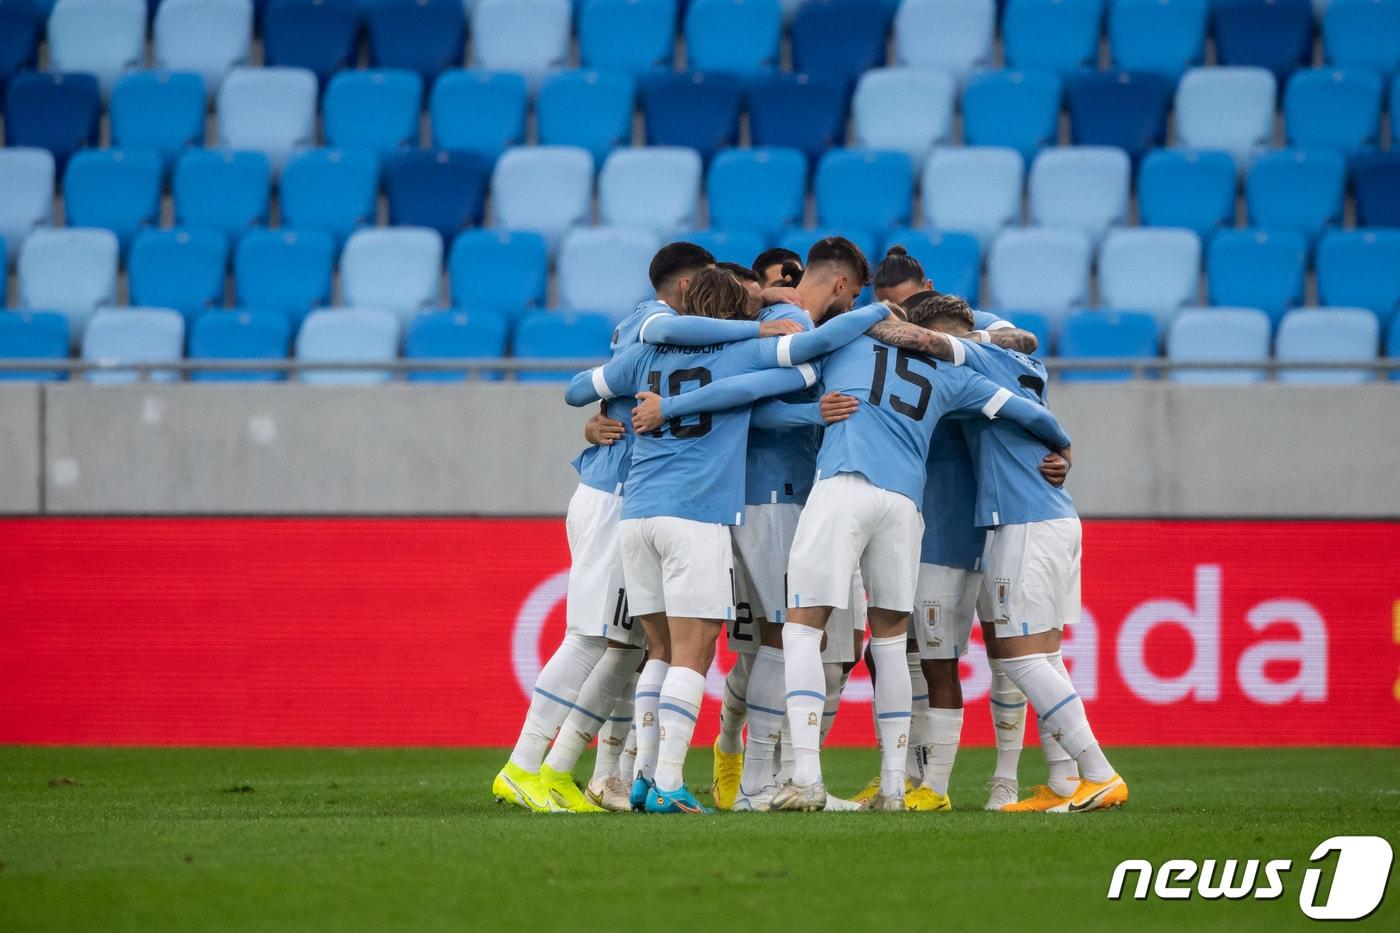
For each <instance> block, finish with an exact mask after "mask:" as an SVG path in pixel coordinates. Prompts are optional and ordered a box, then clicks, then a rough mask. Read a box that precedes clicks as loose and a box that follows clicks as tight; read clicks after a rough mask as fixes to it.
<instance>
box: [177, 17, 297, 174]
mask: <svg viewBox="0 0 1400 933" xmlns="http://www.w3.org/2000/svg"><path fill="white" fill-rule="evenodd" d="M167 2H168V0H167ZM315 142H316V75H314V74H313V73H311V72H310V71H307V70H306V69H305V68H239V69H235V70H234V71H233V72H232V73H231V74H230V75H229V76H228V80H226V81H225V82H224V84H223V87H222V88H220V90H219V145H220V146H222V147H224V148H225V149H252V150H254V151H256V152H261V153H263V154H264V155H266V156H267V158H268V160H269V161H270V162H271V163H272V171H273V174H274V175H277V174H281V171H282V167H283V166H284V165H285V164H286V163H287V160H288V159H289V158H291V157H292V156H293V155H294V154H296V153H297V152H298V151H300V150H302V149H306V148H309V147H310V146H313V145H315Z"/></svg>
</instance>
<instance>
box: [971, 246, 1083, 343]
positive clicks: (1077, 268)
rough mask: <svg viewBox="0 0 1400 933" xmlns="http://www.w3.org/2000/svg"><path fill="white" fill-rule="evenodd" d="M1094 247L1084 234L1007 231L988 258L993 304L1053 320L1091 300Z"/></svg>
mask: <svg viewBox="0 0 1400 933" xmlns="http://www.w3.org/2000/svg"><path fill="white" fill-rule="evenodd" d="M1092 258H1093V244H1092V243H1091V242H1090V240H1089V237H1088V236H1087V235H1085V233H1084V231H1082V230H1076V229H1072V228H1067V229H1054V228H1049V227H1027V228H1025V229H1022V230H1004V231H1002V233H1001V234H1000V235H999V236H998V237H997V238H996V241H995V242H994V243H992V251H991V253H990V254H989V255H988V257H987V273H988V279H987V282H988V287H989V289H990V291H991V305H992V306H993V307H996V308H1017V309H1020V308H1024V309H1026V310H1029V311H1040V312H1043V313H1044V314H1046V315H1047V316H1050V317H1051V318H1052V321H1053V319H1054V318H1057V317H1063V316H1064V314H1065V313H1066V312H1067V311H1069V310H1070V309H1071V308H1075V307H1082V306H1083V305H1084V304H1085V302H1087V301H1088V299H1089V262H1090V260H1091V259H1092Z"/></svg>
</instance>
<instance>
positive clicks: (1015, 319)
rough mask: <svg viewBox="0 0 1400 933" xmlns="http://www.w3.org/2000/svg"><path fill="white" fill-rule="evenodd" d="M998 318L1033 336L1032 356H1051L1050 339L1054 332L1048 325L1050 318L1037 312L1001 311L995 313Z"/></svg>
mask: <svg viewBox="0 0 1400 933" xmlns="http://www.w3.org/2000/svg"><path fill="white" fill-rule="evenodd" d="M997 315H998V317H1001V318H1002V319H1003V320H1007V321H1010V322H1011V323H1012V324H1014V325H1015V326H1016V327H1018V328H1020V329H1021V330H1025V331H1030V332H1031V333H1032V334H1033V335H1035V342H1036V350H1035V352H1034V353H1033V354H1031V355H1032V356H1036V357H1042V356H1051V355H1052V354H1051V349H1052V348H1051V345H1050V338H1051V337H1052V336H1053V335H1054V330H1053V328H1052V326H1051V324H1050V318H1048V317H1047V316H1045V315H1044V314H1042V313H1040V312H1039V311H1021V310H1016V311H1008V310H1006V309H1004V308H1003V309H1002V310H1001V311H998V312H997Z"/></svg>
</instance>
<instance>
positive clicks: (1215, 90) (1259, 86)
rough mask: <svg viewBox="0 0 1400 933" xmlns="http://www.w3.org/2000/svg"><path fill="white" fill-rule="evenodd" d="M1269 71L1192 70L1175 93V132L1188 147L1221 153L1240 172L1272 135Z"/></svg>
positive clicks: (1273, 86)
mask: <svg viewBox="0 0 1400 933" xmlns="http://www.w3.org/2000/svg"><path fill="white" fill-rule="evenodd" d="M1277 97H1278V89H1277V84H1276V82H1275V80H1274V76H1273V73H1272V72H1270V71H1269V70H1268V69H1267V68H1256V67H1253V66H1248V65H1239V66H1233V67H1213V68H1192V69H1191V70H1190V71H1188V72H1186V74H1185V75H1184V76H1183V77H1182V79H1181V83H1180V84H1179V85H1177V89H1176V134H1177V139H1178V141H1179V142H1180V143H1181V144H1182V145H1183V146H1189V147H1190V148H1192V149H1223V150H1224V151H1226V152H1228V153H1230V155H1232V156H1234V157H1235V163H1236V165H1238V166H1240V167H1241V168H1243V167H1244V165H1245V164H1246V163H1248V161H1249V160H1250V158H1251V157H1253V155H1254V154H1255V152H1256V151H1257V150H1259V149H1261V148H1262V147H1264V146H1267V145H1268V144H1269V141H1270V140H1272V139H1273V135H1274V109H1275V106H1276V102H1277Z"/></svg>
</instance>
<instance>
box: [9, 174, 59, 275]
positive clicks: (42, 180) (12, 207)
mask: <svg viewBox="0 0 1400 933" xmlns="http://www.w3.org/2000/svg"><path fill="white" fill-rule="evenodd" d="M0 191H3V192H5V196H4V197H3V198H0V240H4V241H5V244H6V246H7V247H8V249H7V252H8V253H9V256H10V259H11V260H12V261H13V260H15V259H16V258H17V257H18V256H19V254H20V248H21V247H22V246H24V239H25V237H27V236H29V234H30V231H32V230H34V229H36V228H38V227H41V226H48V224H49V222H50V221H51V220H52V219H53V191H54V174H53V154H52V153H51V152H49V151H48V150H47V149H33V148H6V149H0Z"/></svg>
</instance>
